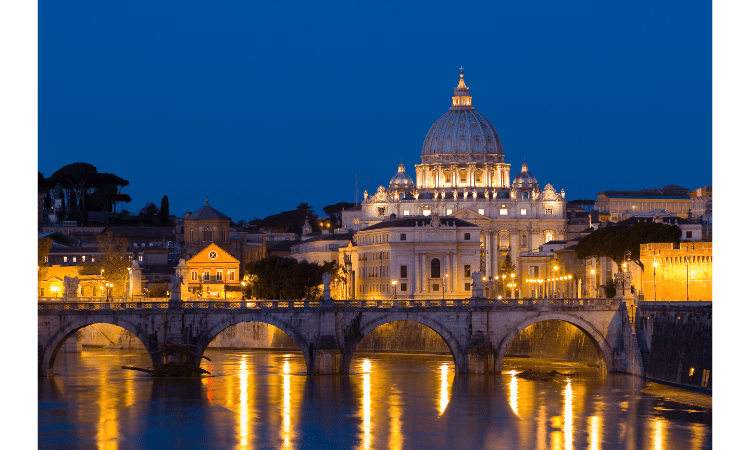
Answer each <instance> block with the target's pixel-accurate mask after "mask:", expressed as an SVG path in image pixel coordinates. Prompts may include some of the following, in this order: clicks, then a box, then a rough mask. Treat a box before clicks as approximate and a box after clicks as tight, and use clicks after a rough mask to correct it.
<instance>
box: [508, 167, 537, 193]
mask: <svg viewBox="0 0 750 450" xmlns="http://www.w3.org/2000/svg"><path fill="white" fill-rule="evenodd" d="M513 187H514V188H529V187H531V188H535V187H539V183H538V182H537V181H536V177H535V176H534V175H532V174H531V172H529V166H528V164H526V161H524V162H523V165H522V166H521V173H519V174H518V175H516V177H515V178H513Z"/></svg>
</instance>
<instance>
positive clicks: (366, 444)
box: [362, 359, 371, 450]
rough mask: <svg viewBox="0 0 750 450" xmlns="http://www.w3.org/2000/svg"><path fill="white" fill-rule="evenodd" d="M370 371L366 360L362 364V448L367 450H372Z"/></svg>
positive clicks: (368, 361)
mask: <svg viewBox="0 0 750 450" xmlns="http://www.w3.org/2000/svg"><path fill="white" fill-rule="evenodd" d="M370 370H371V364H370V360H369V359H365V360H364V361H363V362H362V372H363V373H364V376H363V380H362V416H363V417H362V428H363V433H364V439H363V440H362V448H363V449H365V450H367V449H369V448H370V444H371V437H370V373H369V372H370Z"/></svg>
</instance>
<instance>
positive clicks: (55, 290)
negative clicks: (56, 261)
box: [49, 286, 101, 292]
mask: <svg viewBox="0 0 750 450" xmlns="http://www.w3.org/2000/svg"><path fill="white" fill-rule="evenodd" d="M99 289H101V286H100V287H99ZM49 290H50V291H52V292H57V291H59V290H60V288H59V287H57V286H50V288H49Z"/></svg>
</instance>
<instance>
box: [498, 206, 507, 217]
mask: <svg viewBox="0 0 750 450" xmlns="http://www.w3.org/2000/svg"><path fill="white" fill-rule="evenodd" d="M500 215H501V216H507V215H508V208H500Z"/></svg>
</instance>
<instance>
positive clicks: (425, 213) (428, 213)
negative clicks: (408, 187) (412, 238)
mask: <svg viewBox="0 0 750 450" xmlns="http://www.w3.org/2000/svg"><path fill="white" fill-rule="evenodd" d="M422 215H423V216H429V215H430V210H429V209H424V210H422Z"/></svg>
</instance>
